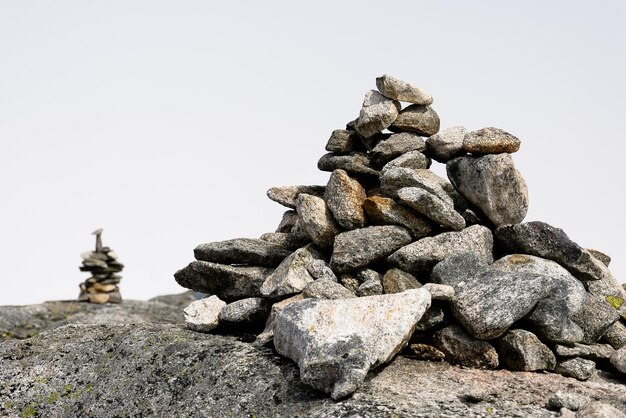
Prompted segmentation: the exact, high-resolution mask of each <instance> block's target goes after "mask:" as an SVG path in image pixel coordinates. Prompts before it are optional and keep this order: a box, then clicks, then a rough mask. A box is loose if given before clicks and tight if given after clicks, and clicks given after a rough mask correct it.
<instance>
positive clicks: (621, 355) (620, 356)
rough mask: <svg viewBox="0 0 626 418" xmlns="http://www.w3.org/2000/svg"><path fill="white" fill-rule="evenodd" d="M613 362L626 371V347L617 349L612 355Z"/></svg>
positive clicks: (622, 370)
mask: <svg viewBox="0 0 626 418" xmlns="http://www.w3.org/2000/svg"><path fill="white" fill-rule="evenodd" d="M610 360H611V364H612V365H613V367H615V368H616V369H617V370H619V371H620V372H622V373H626V348H623V347H622V348H620V349H619V350H615V351H614V352H613V354H611V357H610Z"/></svg>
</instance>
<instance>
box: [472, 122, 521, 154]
mask: <svg viewBox="0 0 626 418" xmlns="http://www.w3.org/2000/svg"><path fill="white" fill-rule="evenodd" d="M520 145H521V141H520V140H519V139H518V138H517V137H515V136H513V135H511V134H510V133H508V132H505V131H503V130H502V129H498V128H483V129H479V130H477V131H473V132H470V133H468V134H467V135H465V138H464V139H463V150H464V151H465V152H469V153H470V154H501V153H509V154H510V153H514V152H517V151H518V150H519V147H520Z"/></svg>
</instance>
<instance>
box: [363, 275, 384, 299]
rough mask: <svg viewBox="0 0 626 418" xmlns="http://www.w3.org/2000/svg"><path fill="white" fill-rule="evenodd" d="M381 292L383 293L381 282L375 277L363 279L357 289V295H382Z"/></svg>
mask: <svg viewBox="0 0 626 418" xmlns="http://www.w3.org/2000/svg"><path fill="white" fill-rule="evenodd" d="M382 294H383V284H382V283H381V282H380V280H379V279H376V278H372V279H367V280H365V281H364V282H363V283H361V284H360V285H359V289H358V290H357V295H358V296H359V297H363V296H374V295H382Z"/></svg>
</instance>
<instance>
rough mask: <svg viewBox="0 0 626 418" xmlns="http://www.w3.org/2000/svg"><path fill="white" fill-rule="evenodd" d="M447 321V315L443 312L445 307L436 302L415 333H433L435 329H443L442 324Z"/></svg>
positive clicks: (418, 324) (419, 323) (421, 320)
mask: <svg viewBox="0 0 626 418" xmlns="http://www.w3.org/2000/svg"><path fill="white" fill-rule="evenodd" d="M445 319H446V314H445V312H444V311H443V307H442V306H441V305H440V304H439V302H437V301H436V300H434V301H433V303H432V305H431V306H430V308H428V310H427V311H426V313H425V314H424V316H423V317H422V319H420V321H419V322H418V323H417V327H415V332H424V331H432V330H433V328H435V327H438V328H441V324H443V322H444V320H445Z"/></svg>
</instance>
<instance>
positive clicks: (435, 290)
mask: <svg viewBox="0 0 626 418" xmlns="http://www.w3.org/2000/svg"><path fill="white" fill-rule="evenodd" d="M424 289H426V290H428V291H429V292H430V296H431V298H432V299H433V300H447V301H451V300H452V299H454V287H452V286H448V285H445V284H437V283H426V284H425V285H424Z"/></svg>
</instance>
